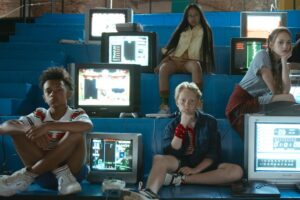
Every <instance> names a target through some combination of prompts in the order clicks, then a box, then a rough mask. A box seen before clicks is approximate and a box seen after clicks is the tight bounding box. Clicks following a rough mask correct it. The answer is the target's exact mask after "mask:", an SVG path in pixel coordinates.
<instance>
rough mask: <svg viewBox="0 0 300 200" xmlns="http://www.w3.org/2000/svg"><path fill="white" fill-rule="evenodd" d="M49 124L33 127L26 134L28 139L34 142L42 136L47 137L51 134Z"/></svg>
mask: <svg viewBox="0 0 300 200" xmlns="http://www.w3.org/2000/svg"><path fill="white" fill-rule="evenodd" d="M47 124H48V123H45V124H42V125H40V126H37V127H32V128H31V129H30V130H28V131H27V132H26V137H27V138H29V139H30V140H32V141H35V140H36V139H37V138H39V137H41V136H47V134H48V132H49V130H48V126H47Z"/></svg>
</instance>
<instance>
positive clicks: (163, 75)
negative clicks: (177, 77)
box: [159, 61, 176, 96]
mask: <svg viewBox="0 0 300 200" xmlns="http://www.w3.org/2000/svg"><path fill="white" fill-rule="evenodd" d="M175 72H176V67H175V63H174V62H173V61H166V62H165V63H162V64H161V66H160V68H159V92H160V95H161V96H168V95H169V76H170V75H171V74H174V73H175Z"/></svg>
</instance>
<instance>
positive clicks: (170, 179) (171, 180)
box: [164, 173, 185, 186]
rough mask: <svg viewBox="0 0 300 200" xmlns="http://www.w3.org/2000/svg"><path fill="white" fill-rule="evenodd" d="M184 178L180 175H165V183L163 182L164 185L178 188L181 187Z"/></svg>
mask: <svg viewBox="0 0 300 200" xmlns="http://www.w3.org/2000/svg"><path fill="white" fill-rule="evenodd" d="M184 178H185V176H184V175H180V174H177V173H174V174H169V173H167V174H166V177H165V181H164V185H166V186H167V185H175V186H179V185H181V183H182V182H183V180H184Z"/></svg>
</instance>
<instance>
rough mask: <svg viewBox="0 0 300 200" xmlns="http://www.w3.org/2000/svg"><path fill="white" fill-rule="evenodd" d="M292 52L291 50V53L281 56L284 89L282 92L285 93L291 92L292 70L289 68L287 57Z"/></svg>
mask: <svg viewBox="0 0 300 200" xmlns="http://www.w3.org/2000/svg"><path fill="white" fill-rule="evenodd" d="M291 53H292V52H290V54H288V55H287V56H285V57H282V58H281V64H282V84H283V91H282V93H283V94H289V93H290V89H291V80H290V77H289V73H290V70H289V66H288V64H287V59H288V57H289V56H291Z"/></svg>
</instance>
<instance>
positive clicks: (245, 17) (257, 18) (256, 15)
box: [241, 12, 287, 38]
mask: <svg viewBox="0 0 300 200" xmlns="http://www.w3.org/2000/svg"><path fill="white" fill-rule="evenodd" d="M286 25H287V13H286V12H241V37H254V38H268V37H269V34H270V33H271V31H272V30H274V29H275V28H277V27H279V26H286Z"/></svg>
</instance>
